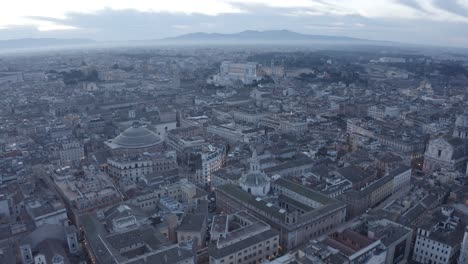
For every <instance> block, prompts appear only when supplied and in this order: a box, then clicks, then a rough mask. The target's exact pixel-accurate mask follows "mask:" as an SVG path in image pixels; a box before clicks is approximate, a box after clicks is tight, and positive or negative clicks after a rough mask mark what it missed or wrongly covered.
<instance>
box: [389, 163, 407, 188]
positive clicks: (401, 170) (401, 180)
mask: <svg viewBox="0 0 468 264" xmlns="http://www.w3.org/2000/svg"><path fill="white" fill-rule="evenodd" d="M390 175H391V176H392V177H393V193H397V192H407V191H408V190H409V189H410V187H411V167H407V166H400V167H398V168H395V169H394V170H392V171H390Z"/></svg>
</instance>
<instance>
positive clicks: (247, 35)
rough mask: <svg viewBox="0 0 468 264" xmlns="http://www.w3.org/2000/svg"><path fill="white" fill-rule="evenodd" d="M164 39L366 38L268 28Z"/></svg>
mask: <svg viewBox="0 0 468 264" xmlns="http://www.w3.org/2000/svg"><path fill="white" fill-rule="evenodd" d="M163 40H166V41H167V40H178V41H180V40H189V41H192V40H203V41H205V40H206V41H218V40H238V41H242V40H248V41H291V40H327V41H330V40H339V41H363V40H364V39H357V38H350V37H341V36H325V35H307V34H301V33H297V32H294V31H289V30H267V31H256V30H246V31H242V32H239V33H233V34H221V33H204V32H197V33H189V34H185V35H180V36H177V37H172V38H165V39H163Z"/></svg>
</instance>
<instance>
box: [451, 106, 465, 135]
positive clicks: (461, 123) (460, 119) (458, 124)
mask: <svg viewBox="0 0 468 264" xmlns="http://www.w3.org/2000/svg"><path fill="white" fill-rule="evenodd" d="M453 137H457V138H468V110H466V111H465V113H463V114H462V115H459V116H457V120H456V121H455V129H454V130H453Z"/></svg>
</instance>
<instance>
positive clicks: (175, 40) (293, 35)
mask: <svg viewBox="0 0 468 264" xmlns="http://www.w3.org/2000/svg"><path fill="white" fill-rule="evenodd" d="M314 43H316V44H338V45H342V44H352V45H392V44H395V43H393V42H388V41H374V40H367V39H359V38H351V37H343V36H327V35H307V34H301V33H297V32H293V31H289V30H267V31H256V30H247V31H242V32H239V33H233V34H221V33H203V32H198V33H190V34H185V35H180V36H177V37H171V38H164V39H150V40H132V41H109V42H101V41H94V40H92V39H81V38H76V39H58V38H25V39H12V40H0V51H9V50H17V51H22V50H31V49H42V50H44V49H58V48H80V47H117V46H127V47H129V46H143V45H144V46H150V45H155V46H157V45H171V44H174V45H184V44H186V45H191V44H207V45H249V44H266V45H270V44H271V45H303V44H314Z"/></svg>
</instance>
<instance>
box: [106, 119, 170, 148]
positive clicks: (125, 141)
mask: <svg viewBox="0 0 468 264" xmlns="http://www.w3.org/2000/svg"><path fill="white" fill-rule="evenodd" d="M162 143H163V140H162V139H161V138H160V137H159V136H158V135H157V134H156V133H154V132H152V131H151V130H149V129H147V128H146V127H143V126H141V125H140V124H139V123H134V124H133V125H132V126H131V127H129V128H127V129H126V130H125V131H123V132H122V133H120V135H118V136H117V137H115V138H114V139H111V140H108V141H106V142H105V144H106V145H107V146H108V147H109V148H110V149H112V150H113V151H129V152H139V151H142V152H145V151H148V152H151V150H157V149H160V148H161V146H162Z"/></svg>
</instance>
